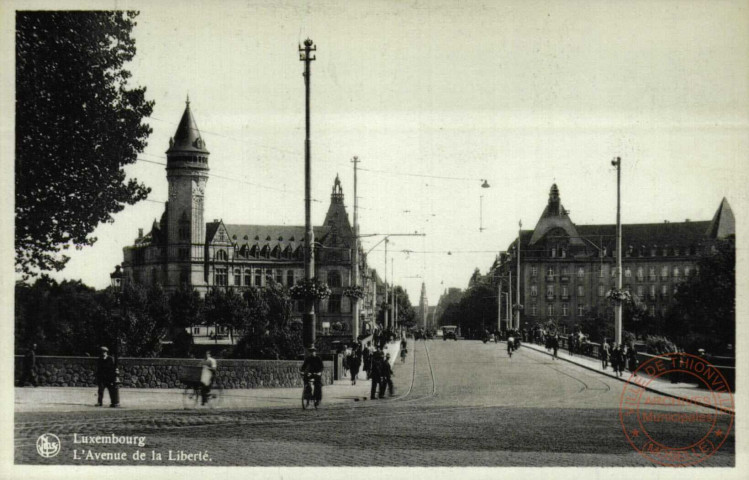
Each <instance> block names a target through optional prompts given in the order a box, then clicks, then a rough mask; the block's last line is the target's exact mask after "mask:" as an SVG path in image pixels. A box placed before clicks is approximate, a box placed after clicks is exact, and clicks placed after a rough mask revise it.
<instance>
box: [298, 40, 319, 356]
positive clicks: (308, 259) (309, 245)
mask: <svg viewBox="0 0 749 480" xmlns="http://www.w3.org/2000/svg"><path fill="white" fill-rule="evenodd" d="M316 50H317V47H316V46H315V45H314V43H313V42H312V40H310V39H309V38H308V39H307V40H305V41H304V48H302V46H301V45H299V60H301V61H302V62H304V93H305V103H304V126H305V137H304V232H305V233H304V280H305V282H306V283H307V284H311V283H312V277H314V275H315V250H314V248H315V247H314V245H315V233H314V231H313V230H312V193H311V191H312V164H311V163H312V162H311V158H310V140H309V137H310V135H309V134H310V112H309V101H310V98H309V97H310V89H309V84H310V77H311V75H312V71H311V70H310V62H312V61H314V60H315V56H314V55H312V52H314V51H316ZM302 340H303V342H304V345H305V346H306V347H311V346H314V345H315V299H314V298H312V297H305V298H304V313H303V314H302Z"/></svg>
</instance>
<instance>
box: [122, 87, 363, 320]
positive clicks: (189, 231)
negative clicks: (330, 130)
mask: <svg viewBox="0 0 749 480" xmlns="http://www.w3.org/2000/svg"><path fill="white" fill-rule="evenodd" d="M209 155H210V153H209V152H208V150H207V149H206V145H205V142H204V141H203V139H202V137H201V135H200V131H199V130H198V127H197V124H196V122H195V119H194V117H193V114H192V111H191V109H190V101H189V99H188V101H187V105H186V107H185V111H184V113H183V115H182V119H181V120H180V123H179V126H178V127H177V131H176V133H175V135H174V137H173V138H170V139H169V149H168V150H167V151H166V156H167V167H166V171H167V175H166V176H167V181H168V182H169V200H168V202H167V204H166V208H165V209H164V213H163V215H162V216H161V219H160V220H159V221H156V220H154V223H153V225H152V226H151V231H150V232H148V233H147V234H145V235H144V234H143V230H142V229H139V234H138V238H137V239H136V240H135V242H134V244H133V245H132V246H128V247H125V248H124V262H123V264H122V267H123V281H125V282H136V283H145V284H157V283H159V284H161V285H162V286H163V287H164V289H165V290H167V291H174V290H176V289H177V288H178V287H179V286H180V285H190V286H192V287H193V288H195V289H196V290H197V291H198V292H200V293H201V294H202V295H204V294H205V293H206V292H207V291H208V290H209V289H210V288H216V287H219V288H229V287H231V288H235V289H237V290H242V289H246V288H250V287H263V286H265V285H268V284H269V283H270V282H275V283H279V284H282V285H284V286H287V287H288V286H291V285H293V284H294V283H296V282H297V281H299V280H301V279H303V278H304V231H305V228H304V226H303V225H302V226H295V225H236V224H225V223H224V222H223V221H221V220H220V219H216V220H213V221H212V222H206V221H205V220H204V218H203V211H204V200H205V186H206V183H207V181H208V176H209V174H208V172H209V165H208V157H209ZM314 239H315V276H316V277H317V278H318V279H320V280H322V281H323V282H326V283H327V284H328V286H329V287H330V288H331V290H332V294H331V295H330V297H329V298H327V299H325V300H321V301H319V302H318V304H317V305H316V308H315V310H316V313H317V316H316V318H317V322H318V325H317V328H318V331H320V332H321V333H325V332H331V333H347V332H350V331H351V329H352V318H351V317H352V308H351V304H350V299H349V298H348V297H346V296H344V295H343V291H344V289H345V288H346V287H348V286H350V285H352V284H353V278H352V248H353V246H354V244H355V242H354V232H353V228H352V226H351V223H350V222H349V218H348V214H347V212H346V207H345V204H344V195H343V188H342V187H341V181H340V179H339V178H338V177H337V176H336V178H335V181H334V183H333V189H332V192H331V197H330V206H329V207H328V211H327V214H326V216H325V221H324V223H323V225H321V226H316V227H314ZM360 258H362V259H364V255H361V256H360ZM359 271H360V272H366V271H367V268H366V261H365V260H363V261H362V265H361V268H360V270H359ZM362 280H364V279H362ZM360 285H364V282H363V281H360ZM295 303H297V302H295ZM300 308H301V305H296V304H295V305H294V315H295V316H297V317H299V318H301V310H300ZM198 334H199V333H198Z"/></svg>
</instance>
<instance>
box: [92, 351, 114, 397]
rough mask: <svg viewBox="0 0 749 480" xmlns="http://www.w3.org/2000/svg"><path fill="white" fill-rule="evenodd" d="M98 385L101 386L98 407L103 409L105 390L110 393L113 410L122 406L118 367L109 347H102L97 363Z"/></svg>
mask: <svg viewBox="0 0 749 480" xmlns="http://www.w3.org/2000/svg"><path fill="white" fill-rule="evenodd" d="M96 365H97V369H96V383H98V384H99V397H98V398H99V400H98V402H97V403H96V406H97V407H101V405H102V400H103V399H104V389H105V388H106V389H107V390H108V391H109V400H110V401H111V405H109V406H110V407H112V408H115V407H119V406H120V398H119V392H118V391H117V384H116V383H115V382H116V380H117V373H116V367H115V364H114V358H113V357H110V356H109V349H108V348H107V347H101V356H100V357H99V359H98V360H97V362H96Z"/></svg>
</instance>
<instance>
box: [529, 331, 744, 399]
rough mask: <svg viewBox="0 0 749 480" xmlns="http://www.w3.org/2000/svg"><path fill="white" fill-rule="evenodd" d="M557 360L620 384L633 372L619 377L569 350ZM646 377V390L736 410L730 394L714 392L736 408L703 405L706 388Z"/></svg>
mask: <svg viewBox="0 0 749 480" xmlns="http://www.w3.org/2000/svg"><path fill="white" fill-rule="evenodd" d="M522 348H526V349H528V350H534V351H536V352H539V353H542V354H545V355H548V356H552V354H551V353H549V352H548V351H547V350H546V349H545V348H544V347H542V346H541V345H536V344H534V343H523V344H522V345H521V349H522ZM557 358H558V359H559V360H562V361H565V362H569V363H573V364H575V365H578V366H580V367H582V368H585V369H587V370H592V371H594V372H596V373H599V374H601V375H605V376H607V377H609V378H615V379H617V380H619V381H620V382H626V381H627V380H628V379H629V378H630V375H631V372H629V371H625V373H624V375H623V376H621V377H619V376H617V375H615V374H614V371H613V369H612V368H611V366H610V365H609V367H608V368H607V369H606V370H604V369H603V368H602V367H601V361H600V360H597V359H595V358H591V357H586V356H583V355H570V354H569V352H568V351H567V350H562V349H560V350H559V353H558V356H557ZM644 377H645V378H647V379H648V380H649V384H648V385H647V386H646V387H644V388H645V389H646V390H649V391H652V392H655V393H659V394H661V395H665V396H667V397H672V398H679V399H682V400H688V401H691V402H692V403H696V404H699V405H702V406H705V407H709V408H714V409H717V410H720V411H722V412H726V413H734V410H733V408H735V404H736V399H735V398H734V399H733V402H732V401H731V394H730V393H727V392H713V393H712V394H713V395H715V396H716V397H717V401H718V403H719V404H720V405H732V406H734V407H733V408H725V407H720V406H718V407H716V406H715V405H711V404H709V403H703V402H700V401H694V400H693V399H694V398H695V397H704V396H705V395H706V394H709V393H710V392H709V390H706V389H704V388H699V387H698V386H697V385H695V384H689V383H671V382H670V381H669V380H661V379H660V378H651V377H649V376H647V375H645V376H644ZM734 397H735V395H734Z"/></svg>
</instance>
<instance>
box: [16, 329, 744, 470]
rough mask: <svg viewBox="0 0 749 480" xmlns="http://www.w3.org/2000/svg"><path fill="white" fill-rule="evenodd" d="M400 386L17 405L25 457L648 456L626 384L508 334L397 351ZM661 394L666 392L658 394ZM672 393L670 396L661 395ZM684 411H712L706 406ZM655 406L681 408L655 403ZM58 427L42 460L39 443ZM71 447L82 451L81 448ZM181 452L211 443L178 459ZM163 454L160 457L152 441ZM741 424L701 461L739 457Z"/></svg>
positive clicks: (530, 461) (582, 462)
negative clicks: (378, 393) (222, 403)
mask: <svg viewBox="0 0 749 480" xmlns="http://www.w3.org/2000/svg"><path fill="white" fill-rule="evenodd" d="M395 373H396V377H395V380H396V394H397V396H396V397H393V398H387V399H384V400H376V401H366V402H353V401H352V402H350V403H342V404H336V405H324V408H321V409H320V410H317V411H314V410H313V411H309V410H308V411H302V410H301V408H296V407H295V408H287V407H281V408H263V409H249V410H248V409H217V410H189V411H185V410H176V409H175V410H153V409H151V410H132V409H130V410H111V409H92V410H91V411H90V412H64V413H51V412H50V413H47V412H45V413H18V414H17V415H16V449H15V459H16V462H17V463H33V464H41V463H49V464H59V463H65V464H81V465H90V464H97V465H98V464H109V465H116V464H151V465H167V464H168V465H197V464H201V465H202V464H212V465H247V466H272V465H284V466H364V465H372V466H651V465H652V463H651V462H650V461H648V460H647V459H645V458H644V457H643V456H642V455H640V454H639V453H637V452H636V451H635V450H634V449H633V447H632V446H631V445H630V443H629V442H628V441H627V439H626V438H625V436H624V434H623V432H622V427H621V424H620V420H619V405H620V397H621V393H622V388H623V385H624V384H623V383H622V382H619V381H617V380H614V379H610V378H607V377H604V376H601V375H598V374H596V373H595V372H591V371H588V370H585V369H582V368H580V367H577V366H574V365H571V364H568V363H566V362H561V361H554V360H552V359H550V358H549V357H548V356H545V355H543V354H541V353H539V352H535V351H531V350H527V349H521V350H520V351H518V352H516V353H515V354H514V355H513V357H512V358H511V359H510V358H508V356H507V353H506V350H505V348H504V345H503V344H483V343H481V342H471V341H458V342H453V341H447V342H443V341H430V342H426V343H425V342H419V343H417V344H416V345H411V347H410V348H409V357H408V360H407V362H406V363H404V364H401V363H400V362H398V363H397V364H396V368H395ZM654 397H657V396H654ZM662 398H664V399H665V398H666V397H662ZM677 408H678V410H677V411H685V412H692V413H695V412H703V413H710V414H712V413H714V412H712V411H710V410H706V409H702V408H700V407H693V406H688V407H677ZM652 409H653V410H652V411H653V412H654V413H658V412H662V411H666V412H667V413H673V412H674V407H671V408H669V409H667V410H666V409H665V408H664V407H663V406H662V405H661V406H653V407H652ZM657 428H660V429H661V430H660V431H658V432H657V433H658V435H659V439H661V440H663V439H665V440H667V442H668V443H669V444H671V445H687V444H689V443H690V442H692V441H694V440H696V439H699V438H700V436H701V435H702V434H703V433H705V428H706V427H705V426H704V424H698V423H692V424H689V423H687V424H679V425H676V426H674V425H672V424H671V425H658V426H657ZM46 432H49V433H54V434H56V435H57V436H58V437H60V439H61V441H62V444H63V447H62V451H61V452H60V454H59V455H57V456H56V457H54V458H50V459H44V458H42V457H40V456H39V455H38V454H37V452H36V446H35V442H36V439H37V438H38V436H39V435H40V434H42V433H46ZM74 433H75V434H78V435H79V436H81V435H111V434H112V433H114V434H115V435H134V436H143V437H145V447H143V448H140V449H139V450H140V451H143V452H146V453H147V457H146V459H145V460H142V461H136V460H133V459H132V458H131V457H132V453H133V452H134V450H136V449H138V448H137V447H115V446H112V445H95V446H93V447H91V446H87V445H74V444H73V434H74ZM74 449H77V450H78V454H77V456H78V457H82V458H80V459H74V453H73V451H74ZM84 450H91V451H92V452H96V453H101V452H108V453H112V452H118V451H124V452H127V454H128V458H127V459H126V460H124V461H123V460H101V459H98V460H90V459H89V460H87V459H85V456H86V452H84ZM170 450H171V451H172V457H175V456H177V455H178V452H179V451H180V450H181V451H184V452H186V453H196V452H206V453H204V456H202V457H200V458H199V459H197V460H193V461H190V460H185V461H179V460H176V461H170V460H168V458H169V451H170ZM152 451H153V452H157V453H160V454H161V456H162V459H161V461H159V460H152V458H151V452H152ZM734 462H735V459H734V437H733V432H731V433H730V435H729V436H728V437H727V438H726V440H725V443H724V444H723V446H722V447H721V448H720V450H718V452H717V453H716V454H715V455H713V456H712V457H711V458H709V459H708V460H707V461H706V462H705V463H703V464H702V465H707V466H729V465H734Z"/></svg>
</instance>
